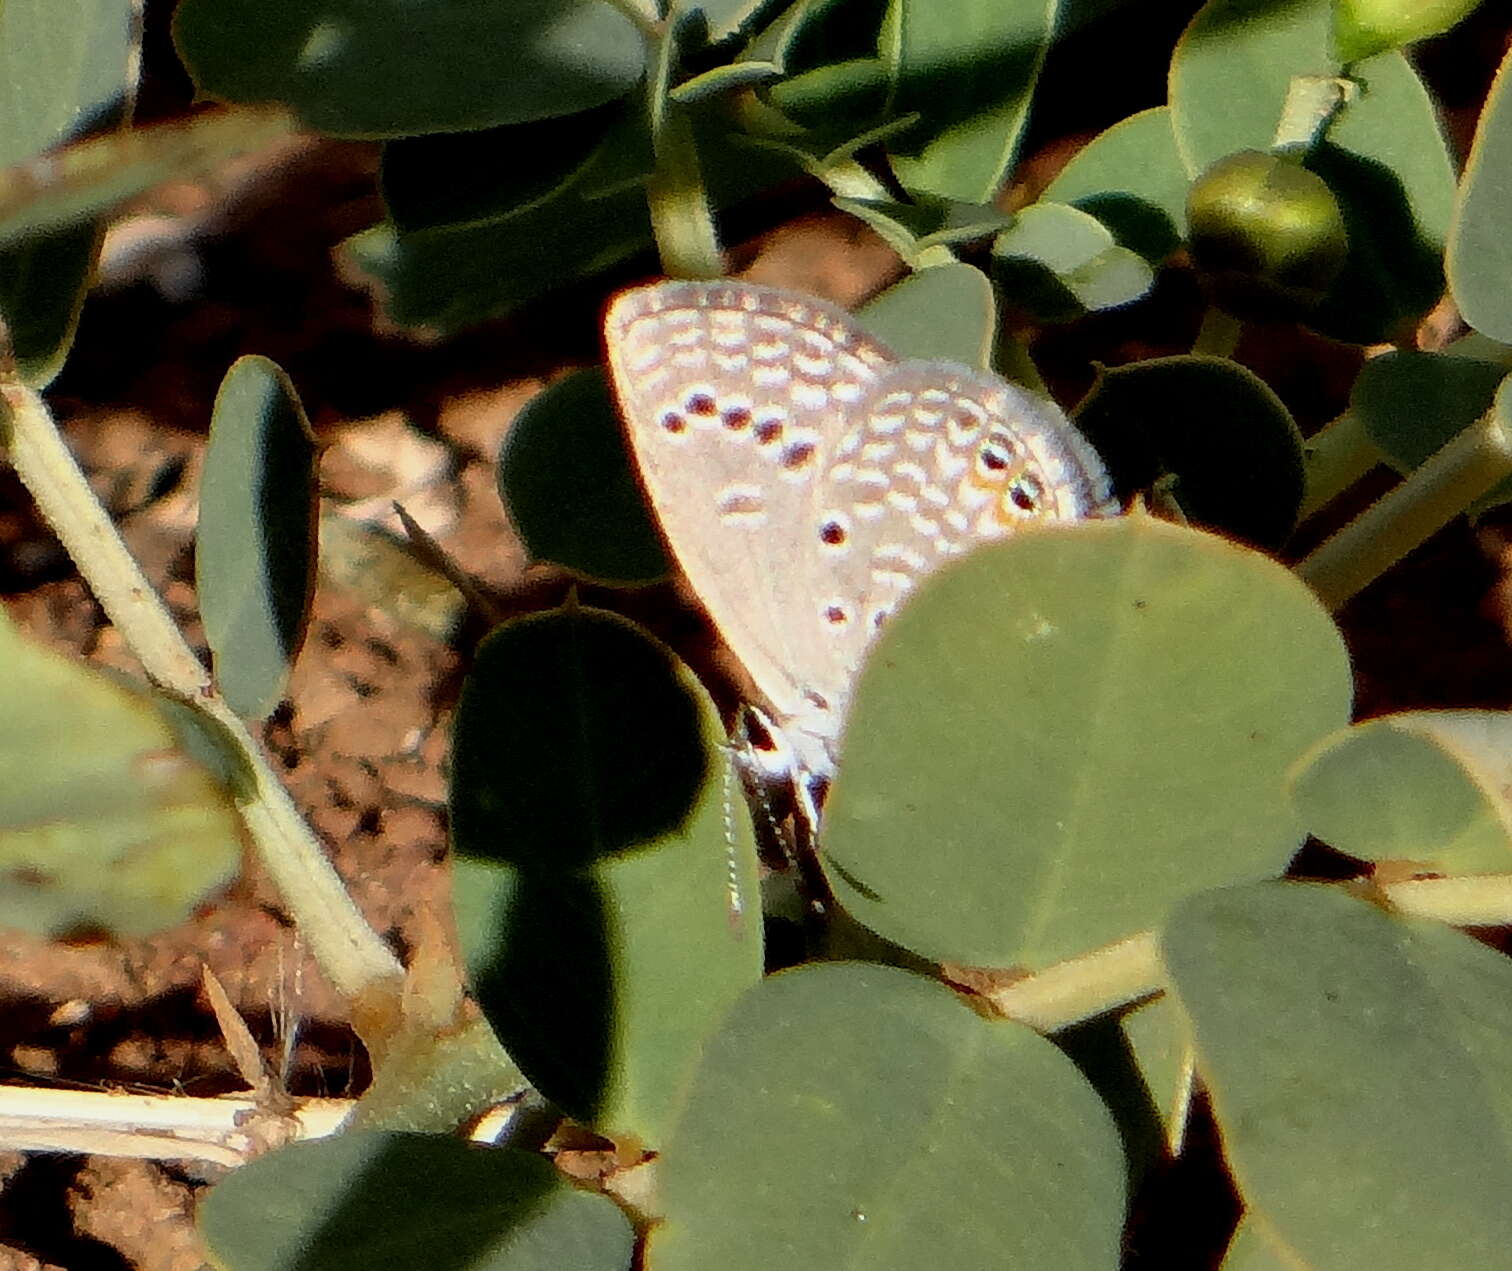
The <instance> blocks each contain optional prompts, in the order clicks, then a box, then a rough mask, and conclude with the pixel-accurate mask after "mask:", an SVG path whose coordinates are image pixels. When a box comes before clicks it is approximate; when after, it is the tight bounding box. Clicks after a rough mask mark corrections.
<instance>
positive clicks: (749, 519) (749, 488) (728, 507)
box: [714, 482, 767, 528]
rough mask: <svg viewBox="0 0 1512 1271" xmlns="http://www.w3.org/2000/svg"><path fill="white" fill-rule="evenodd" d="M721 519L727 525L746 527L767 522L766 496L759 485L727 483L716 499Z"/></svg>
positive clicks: (716, 506)
mask: <svg viewBox="0 0 1512 1271" xmlns="http://www.w3.org/2000/svg"><path fill="white" fill-rule="evenodd" d="M714 506H715V508H716V509H717V511H718V513H719V519H720V520H721V521H723V522H724V523H725V524H727V525H738V526H743V527H746V528H752V527H755V526H760V525H765V524H766V519H767V518H766V496H765V495H764V494H763V493H762V490H761V487H760V486H759V485H751V484H748V483H744V482H740V483H736V484H734V485H727V486H725V488H724V489H723V490H721V491H720V492H719V496H718V498H717V499H716V501H715V505H714Z"/></svg>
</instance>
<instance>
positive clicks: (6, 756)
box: [0, 614, 242, 936]
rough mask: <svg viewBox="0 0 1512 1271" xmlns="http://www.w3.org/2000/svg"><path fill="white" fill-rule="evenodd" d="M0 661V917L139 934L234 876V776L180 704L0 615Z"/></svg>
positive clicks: (185, 911) (45, 931) (47, 926)
mask: <svg viewBox="0 0 1512 1271" xmlns="http://www.w3.org/2000/svg"><path fill="white" fill-rule="evenodd" d="M0 665H3V666H4V667H5V682H6V689H5V692H4V693H3V694H0V724H3V727H0V739H3V740H0V927H13V928H17V929H20V930H23V931H29V932H32V933H34V934H38V935H49V936H55V935H60V934H62V933H64V932H66V931H68V930H69V929H70V928H73V927H77V926H98V927H104V928H106V929H108V930H111V931H115V932H118V933H120V934H121V935H125V936H141V935H147V934H149V933H150V932H153V931H158V930H161V929H162V928H164V927H169V926H172V925H173V924H174V923H177V922H182V921H183V920H184V919H185V918H187V917H188V916H189V915H190V914H191V913H192V912H193V911H194V910H195V909H196V908H197V907H198V906H199V905H201V904H203V903H204V901H205V899H206V897H207V896H208V894H209V893H210V892H212V891H214V890H215V889H216V888H218V887H222V886H224V885H225V884H226V883H228V882H230V881H231V879H232V878H233V877H235V875H236V873H237V871H238V869H239V868H240V866H241V854H242V841H241V820H240V817H239V816H238V814H237V812H236V808H235V805H234V803H233V800H232V795H231V793H230V791H229V789H228V785H227V781H226V779H227V778H229V780H230V781H234V780H235V779H236V778H235V775H234V774H232V773H228V772H222V771H219V770H218V769H219V759H220V756H219V755H217V754H215V753H214V747H213V745H210V746H206V745H203V744H202V743H203V742H204V736H203V734H199V733H196V732H194V731H192V726H191V727H188V728H186V727H183V720H182V714H183V712H184V711H185V710H186V708H182V707H178V708H174V707H171V706H168V705H166V704H163V703H161V702H159V701H158V700H157V699H155V698H153V697H151V696H149V695H148V693H147V692H146V691H144V690H135V689H133V688H131V687H129V686H128V685H127V683H126V682H125V681H124V680H123V679H122V678H120V677H117V676H112V675H107V674H105V673H103V672H101V671H99V670H97V669H95V668H92V667H90V666H88V665H86V664H84V663H81V662H78V661H75V660H74V659H71V658H66V657H63V656H61V655H59V654H56V653H53V652H51V651H49V650H47V649H44V648H42V647H41V646H39V645H36V644H33V643H32V642H31V641H29V640H26V639H24V638H23V637H22V636H21V634H20V633H19V632H18V631H16V629H15V628H14V627H13V626H12V625H11V624H10V622H9V621H8V620H7V619H5V618H4V616H3V614H0ZM204 760H208V761H209V762H208V763H207V762H204Z"/></svg>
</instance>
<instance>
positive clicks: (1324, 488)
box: [1297, 411, 1381, 521]
mask: <svg viewBox="0 0 1512 1271" xmlns="http://www.w3.org/2000/svg"><path fill="white" fill-rule="evenodd" d="M1302 462H1303V470H1304V472H1305V474H1306V478H1307V488H1306V490H1305V491H1304V492H1303V495H1302V507H1301V509H1300V511H1299V512H1298V513H1297V519H1298V520H1299V521H1305V520H1306V519H1307V518H1308V517H1310V516H1312V515H1313V513H1315V512H1317V511H1318V510H1319V509H1321V508H1324V507H1327V506H1328V504H1330V503H1332V502H1333V501H1334V500H1335V499H1336V498H1338V497H1339V495H1341V494H1343V493H1344V491H1345V490H1347V489H1349V487H1350V486H1352V485H1353V484H1354V483H1355V482H1356V481H1358V480H1359V479H1360V478H1361V477H1363V476H1364V475H1365V474H1366V473H1367V472H1369V471H1370V470H1371V469H1372V468H1374V467H1375V466H1376V465H1377V464H1378V463H1380V462H1381V452H1380V450H1379V449H1378V448H1377V447H1376V444H1375V443H1374V442H1373V441H1371V440H1370V435H1369V434H1368V433H1367V432H1366V431H1365V425H1364V423H1363V422H1362V421H1361V419H1360V417H1359V416H1358V415H1356V414H1354V413H1353V412H1352V411H1345V412H1344V413H1343V414H1342V415H1340V416H1339V417H1338V418H1337V419H1334V420H1331V421H1330V422H1329V423H1327V424H1324V425H1323V427H1322V428H1320V429H1319V430H1318V431H1317V432H1316V433H1314V434H1313V435H1312V436H1311V437H1309V438H1308V439H1307V441H1306V442H1305V443H1304V445H1303V461H1302Z"/></svg>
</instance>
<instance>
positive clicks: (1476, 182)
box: [1447, 50, 1512, 343]
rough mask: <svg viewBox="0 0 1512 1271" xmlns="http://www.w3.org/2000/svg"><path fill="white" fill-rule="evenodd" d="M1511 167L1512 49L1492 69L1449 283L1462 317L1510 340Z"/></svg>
mask: <svg viewBox="0 0 1512 1271" xmlns="http://www.w3.org/2000/svg"><path fill="white" fill-rule="evenodd" d="M1509 167H1512V50H1509V51H1508V53H1507V55H1506V57H1504V58H1503V59H1502V64H1501V66H1500V68H1499V69H1498V70H1497V72H1496V79H1495V81H1494V82H1493V83H1492V85H1491V92H1490V94H1489V95H1488V96H1487V98H1486V104H1485V106H1484V107H1483V108H1482V111H1481V117H1480V123H1479V124H1478V125H1477V126H1476V131H1475V143H1474V144H1473V145H1472V146H1471V148H1470V158H1469V160H1468V161H1467V162H1466V164H1465V175H1464V183H1463V185H1462V187H1461V189H1460V199H1459V215H1458V216H1457V217H1456V218H1455V221H1454V232H1453V234H1452V235H1451V236H1450V239H1449V254H1448V261H1447V263H1448V270H1449V287H1450V291H1451V292H1452V293H1453V295H1454V302H1455V304H1457V305H1459V308H1460V312H1461V313H1463V314H1464V315H1465V321H1466V322H1468V323H1469V324H1470V325H1471V326H1473V327H1474V328H1475V329H1476V330H1477V331H1481V332H1483V333H1484V334H1486V335H1489V336H1491V337H1492V338H1493V339H1497V340H1501V341H1503V342H1504V343H1505V342H1512V241H1509V238H1508V235H1507V232H1506V227H1507V220H1506V213H1507V183H1508V169H1509Z"/></svg>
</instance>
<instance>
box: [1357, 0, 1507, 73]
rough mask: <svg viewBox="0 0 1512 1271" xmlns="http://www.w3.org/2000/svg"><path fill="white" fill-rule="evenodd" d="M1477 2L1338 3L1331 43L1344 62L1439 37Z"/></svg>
mask: <svg viewBox="0 0 1512 1271" xmlns="http://www.w3.org/2000/svg"><path fill="white" fill-rule="evenodd" d="M1478 4H1480V0H1338V3H1337V4H1336V5H1335V11H1334V44H1335V45H1336V46H1337V48H1338V50H1339V57H1340V58H1341V59H1342V60H1343V61H1345V62H1354V61H1358V60H1359V59H1360V58H1363V57H1370V56H1371V55H1372V54H1374V53H1379V52H1381V51H1382V50H1384V49H1396V48H1401V47H1402V46H1403V45H1404V44H1412V43H1415V42H1416V41H1418V40H1426V39H1428V38H1429V37H1431V36H1435V35H1442V34H1443V33H1444V32H1445V31H1447V30H1449V29H1450V28H1451V27H1453V26H1454V25H1455V24H1456V23H1458V22H1459V21H1460V20H1461V19H1462V18H1465V17H1467V16H1468V15H1469V14H1470V12H1471V11H1472V10H1473V9H1474V8H1475V7H1476V6H1477V5H1478Z"/></svg>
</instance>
